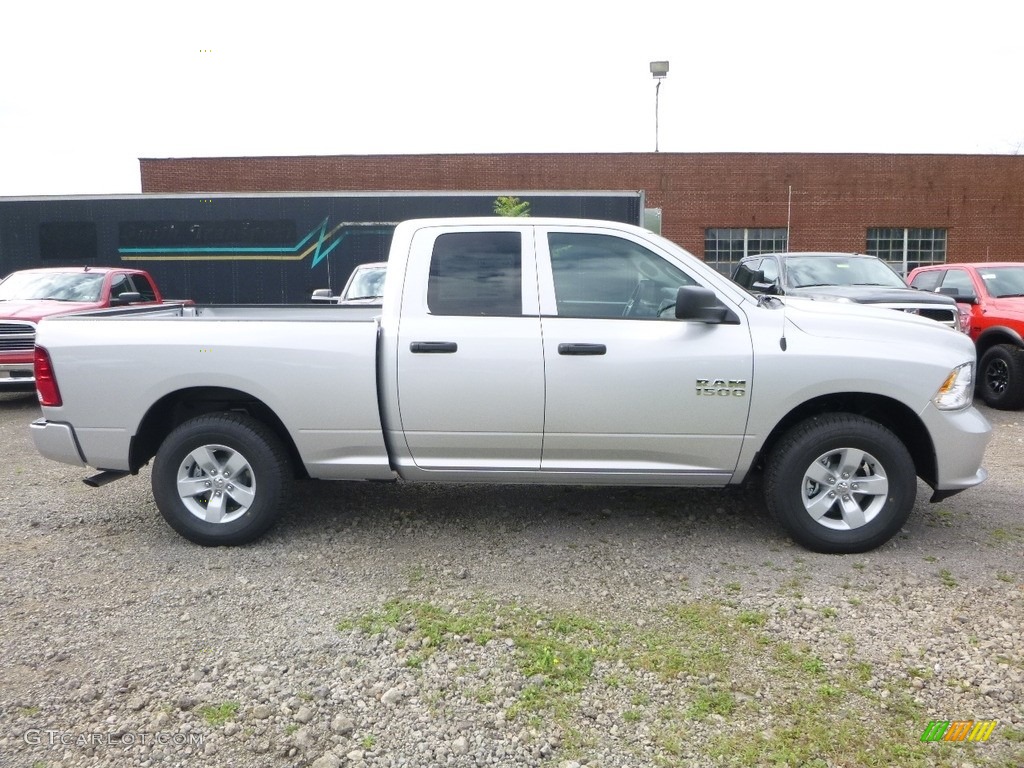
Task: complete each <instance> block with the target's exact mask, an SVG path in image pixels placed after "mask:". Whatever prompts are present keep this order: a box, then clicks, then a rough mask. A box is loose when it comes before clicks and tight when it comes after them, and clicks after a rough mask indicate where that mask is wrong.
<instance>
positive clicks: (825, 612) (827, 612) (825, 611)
mask: <svg viewBox="0 0 1024 768" xmlns="http://www.w3.org/2000/svg"><path fill="white" fill-rule="evenodd" d="M818 613H820V614H821V615H822V616H824V617H825V618H826V619H834V618H835V617H836V616H838V615H839V611H837V610H836V609H835V608H833V607H832V606H831V605H826V606H825V607H824V608H822V609H820V610H819V611H818Z"/></svg>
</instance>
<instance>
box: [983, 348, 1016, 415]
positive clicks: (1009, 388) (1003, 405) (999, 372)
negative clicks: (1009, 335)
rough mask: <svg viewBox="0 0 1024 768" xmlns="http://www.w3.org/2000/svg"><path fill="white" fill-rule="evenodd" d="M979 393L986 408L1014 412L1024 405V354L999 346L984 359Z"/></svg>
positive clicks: (992, 349)
mask: <svg viewBox="0 0 1024 768" xmlns="http://www.w3.org/2000/svg"><path fill="white" fill-rule="evenodd" d="M978 367H979V368H980V369H981V371H980V373H979V376H978V390H979V394H980V395H981V399H982V400H984V401H985V405H987V406H990V407H992V408H998V409H1000V410H1003V411H1012V410H1016V409H1017V408H1020V407H1021V406H1022V405H1024V350H1020V349H1018V348H1017V347H1013V346H1010V345H1009V344H997V345H996V346H994V347H992V348H991V349H989V350H988V351H987V352H985V354H984V355H982V356H981V364H980V365H979V366H978Z"/></svg>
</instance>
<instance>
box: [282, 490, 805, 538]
mask: <svg viewBox="0 0 1024 768" xmlns="http://www.w3.org/2000/svg"><path fill="white" fill-rule="evenodd" d="M293 495H294V503H293V504H292V505H291V506H290V508H289V509H287V511H286V512H285V514H284V516H283V518H282V520H281V521H280V523H279V524H278V526H277V527H276V528H275V533H274V535H275V536H284V537H316V536H320V535H322V534H323V533H324V532H325V531H326V532H331V533H336V534H338V533H344V534H345V535H346V536H350V537H351V536H366V537H370V538H385V539H386V538H390V537H394V536H395V535H405V534H409V533H417V532H429V533H431V534H436V535H445V536H454V537H458V536H465V535H470V536H486V535H488V534H489V533H498V534H503V535H504V534H508V533H522V534H525V535H528V536H537V537H543V538H545V539H552V538H563V539H573V538H575V537H576V536H577V535H578V534H581V533H582V534H585V535H588V536H589V535H593V533H595V532H597V533H613V532H621V531H624V530H629V531H631V532H633V533H635V534H637V535H639V536H642V537H649V536H662V535H666V534H668V535H672V536H693V535H696V534H700V535H701V536H706V537H709V538H712V539H714V540H715V541H718V542H721V541H722V540H723V539H729V540H735V541H736V542H742V541H760V542H763V541H764V539H765V538H768V539H774V540H776V541H778V542H779V543H782V542H783V541H784V540H785V536H784V535H783V534H782V533H781V532H780V531H778V530H777V529H776V528H775V526H774V524H773V522H772V520H771V518H770V517H769V515H768V513H767V511H766V509H765V507H764V502H763V501H762V500H761V498H760V490H759V487H758V486H757V485H756V484H755V485H752V486H750V487H747V486H743V487H741V488H730V489H726V490H703V489H680V488H620V487H582V486H519V485H456V486H451V485H436V486H435V485H430V484H426V485H404V484H384V485H381V484H374V483H345V484H337V483H326V482H316V481H306V482H301V483H297V484H296V486H295V492H294V494H293Z"/></svg>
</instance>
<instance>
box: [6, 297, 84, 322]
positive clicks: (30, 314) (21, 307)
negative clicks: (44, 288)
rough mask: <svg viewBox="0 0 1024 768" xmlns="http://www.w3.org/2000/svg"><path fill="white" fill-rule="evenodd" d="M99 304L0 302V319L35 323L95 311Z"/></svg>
mask: <svg viewBox="0 0 1024 768" xmlns="http://www.w3.org/2000/svg"><path fill="white" fill-rule="evenodd" d="M98 306H99V304H96V303H95V302H91V301H54V300H52V299H31V300H18V299H11V300H9V301H0V319H2V320H28V321H30V322H34V323H37V322H39V321H40V320H42V319H43V318H44V317H50V316H51V315H67V314H70V313H72V312H81V311H82V310H85V309H95V308H96V307H98Z"/></svg>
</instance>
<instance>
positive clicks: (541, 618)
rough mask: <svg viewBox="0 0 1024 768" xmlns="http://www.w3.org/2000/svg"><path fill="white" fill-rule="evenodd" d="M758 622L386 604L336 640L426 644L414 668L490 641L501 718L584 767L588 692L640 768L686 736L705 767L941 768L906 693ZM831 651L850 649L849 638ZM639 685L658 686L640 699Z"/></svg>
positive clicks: (867, 667) (675, 753)
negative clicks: (500, 673)
mask: <svg viewBox="0 0 1024 768" xmlns="http://www.w3.org/2000/svg"><path fill="white" fill-rule="evenodd" d="M785 619H786V617H785V614H780V620H785ZM766 622H767V615H766V614H765V613H762V612H758V611H742V612H735V611H733V610H732V609H730V608H728V607H727V606H724V605H723V604H721V603H719V602H711V601H695V602H691V603H685V604H682V605H676V606H672V607H670V608H667V609H665V610H664V611H663V612H660V613H658V614H657V615H654V616H650V617H645V622H644V624H643V626H640V627H637V626H636V624H635V623H633V622H629V621H615V620H611V619H600V620H599V619H594V618H591V617H589V616H587V615H584V614H582V613H579V612H575V613H559V612H552V611H540V610H537V609H533V608H528V607H525V606H522V605H520V604H516V603H511V604H509V603H505V604H500V603H494V602H491V601H484V600H466V601H464V602H462V603H460V604H459V605H458V607H447V608H446V607H441V606H438V605H435V604H432V603H429V602H415V601H401V600H395V601H390V602H388V603H386V604H385V605H383V606H381V608H379V609H378V610H376V611H373V612H371V613H369V614H366V615H363V616H358V617H355V618H352V619H348V620H346V621H343V622H340V623H339V624H338V628H339V630H341V631H358V632H366V633H370V634H376V633H381V632H386V631H387V630H388V629H390V628H392V627H394V628H401V637H397V636H396V637H395V641H396V644H398V643H400V642H402V638H406V639H408V642H409V643H410V644H411V643H412V642H414V641H416V640H417V639H418V640H422V639H423V638H427V637H430V638H434V641H433V642H432V643H431V645H430V646H429V647H428V648H418V651H419V652H421V653H423V654H431V653H438V652H445V653H449V654H453V655H457V654H459V653H460V651H459V649H460V648H462V647H464V642H456V641H455V639H454V638H455V636H456V635H458V636H459V637H460V638H462V639H463V640H465V639H466V638H470V639H473V640H476V641H477V642H480V641H481V640H483V641H484V642H486V638H492V637H493V638H496V639H500V640H501V641H503V642H504V643H505V644H507V645H508V650H509V653H508V654H504V653H503V654H501V655H500V660H498V661H495V663H498V664H510V665H512V667H513V669H515V670H516V671H517V672H518V674H519V675H520V676H521V682H522V685H521V687H520V688H519V689H518V693H517V694H515V698H514V700H513V701H512V703H511V705H510V706H508V707H507V709H506V711H505V714H506V717H507V718H508V719H509V720H518V721H519V723H521V725H522V727H526V728H538V729H549V728H551V727H552V726H553V725H554V726H557V727H558V728H559V729H561V730H562V732H563V734H571V737H566V738H563V742H562V746H561V747H560V750H559V751H560V756H561V757H562V758H564V759H578V758H579V756H582V755H585V754H586V753H587V750H588V744H589V743H590V742H592V741H593V739H594V737H593V736H591V735H588V734H591V733H592V732H593V729H594V726H593V725H591V724H589V723H587V720H586V718H583V717H582V716H581V713H580V711H579V710H580V701H581V698H582V694H583V693H584V692H585V691H594V692H595V693H596V695H597V696H598V698H601V697H602V696H605V695H612V696H615V697H618V698H620V699H621V700H623V701H624V702H625V705H624V707H623V711H622V714H621V718H622V721H623V722H625V723H631V724H632V723H641V722H642V723H644V724H645V727H646V729H647V730H648V732H649V733H650V739H651V741H652V743H653V754H651V755H649V756H647V757H645V759H646V760H648V762H649V763H650V764H653V765H664V766H670V765H671V766H674V765H678V764H680V759H681V757H682V756H683V755H684V754H687V750H688V749H689V746H688V745H689V741H690V737H689V734H692V732H693V730H694V729H695V728H709V729H710V731H711V733H710V736H709V742H708V743H709V754H708V758H709V759H710V760H711V761H712V762H716V764H717V763H722V764H723V765H725V764H728V765H729V766H739V768H744V767H746V768H760V766H767V767H768V768H781V767H782V766H790V765H793V766H803V767H804V768H812V766H814V767H816V766H824V765H857V766H865V767H866V768H881V767H882V766H900V768H904V767H905V768H925V767H926V766H933V765H934V766H947V765H951V764H952V763H949V762H948V761H947V760H946V757H947V756H948V755H946V753H944V752H942V749H943V745H938V744H922V743H920V742H919V741H918V740H917V736H919V735H920V729H922V728H923V727H924V724H923V723H924V722H925V718H924V717H923V715H922V713H921V712H920V708H919V707H918V706H917V705H916V704H915V703H914V701H913V699H912V697H911V693H912V692H911V691H909V690H908V689H909V687H910V686H909V684H908V681H907V679H905V678H904V679H902V680H901V681H898V682H895V683H894V682H890V683H889V684H887V685H885V687H884V688H882V689H879V688H878V687H877V686H878V683H877V682H875V678H874V674H873V669H872V666H871V664H870V663H868V662H863V661H852V662H849V663H846V662H839V661H829V662H828V663H826V661H825V660H824V659H822V658H820V657H819V656H818V655H817V654H816V650H817V649H816V648H812V647H811V646H808V645H798V644H788V643H783V642H779V641H778V640H776V639H774V638H773V637H772V636H771V635H770V634H768V633H767V632H765V631H764V630H763V629H762V627H763V626H764V625H765V623H766ZM840 641H841V642H842V643H845V645H846V647H851V646H852V644H853V639H852V637H849V638H848V637H846V636H843V637H842V638H840ZM829 650H830V651H831V650H834V648H831V647H830V648H829ZM828 658H831V656H829V657H828ZM479 671H483V670H479ZM921 674H922V675H924V674H925V673H924V672H922V673H921ZM652 676H653V677H655V678H658V679H659V680H660V681H661V682H660V684H659V685H658V686H656V687H653V688H652V686H651V685H650V679H651V677H652ZM612 691H616V693H614V694H612V693H611V692H612ZM464 695H465V696H467V697H468V698H469V699H470V700H476V701H477V702H478V703H480V704H489V703H491V702H492V701H493V700H494V699H495V698H497V697H496V695H495V692H494V690H493V689H492V688H490V686H488V685H486V684H483V685H482V687H479V688H476V689H473V688H470V689H467V690H466V691H465V692H464ZM721 718H726V723H725V724H724V725H723V724H721V723H720V720H721ZM919 725H920V728H919V727H918V726H919ZM915 729H916V731H917V732H916V733H913V732H914V731H915ZM908 733H910V734H911V735H910V736H908ZM366 738H372V737H365V738H364V748H365V749H369V748H370V746H372V743H370V744H369V745H367V744H366V743H365V741H366ZM949 754H953V753H949Z"/></svg>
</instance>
